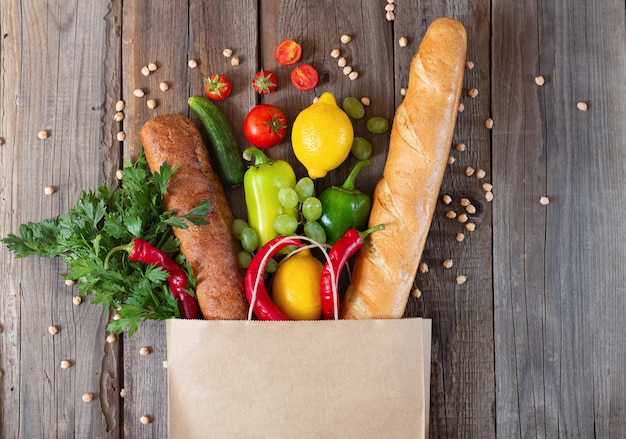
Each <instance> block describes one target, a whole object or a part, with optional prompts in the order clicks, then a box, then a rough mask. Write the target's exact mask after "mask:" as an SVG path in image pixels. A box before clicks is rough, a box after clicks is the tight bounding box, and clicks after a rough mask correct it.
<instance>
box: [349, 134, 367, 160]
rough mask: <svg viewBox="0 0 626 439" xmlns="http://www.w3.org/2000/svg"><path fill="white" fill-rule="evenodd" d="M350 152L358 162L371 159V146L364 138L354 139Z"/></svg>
mask: <svg viewBox="0 0 626 439" xmlns="http://www.w3.org/2000/svg"><path fill="white" fill-rule="evenodd" d="M350 152H352V155H353V156H355V157H356V158H357V159H359V160H367V159H369V158H370V157H372V144H371V143H370V142H369V141H368V140H367V139H366V138H364V137H355V138H354V140H353V141H352V148H351V149H350Z"/></svg>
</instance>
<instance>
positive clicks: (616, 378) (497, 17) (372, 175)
mask: <svg viewBox="0 0 626 439" xmlns="http://www.w3.org/2000/svg"><path fill="white" fill-rule="evenodd" d="M386 3H387V2H386V1H384V0H376V1H373V0H371V1H370V0H361V1H358V0H335V1H332V2H331V1H318V0H314V1H304V0H300V1H296V0H273V1H268V0H262V1H260V2H257V1H251V0H229V1H223V0H222V1H208V0H205V1H201V0H191V1H182V0H168V1H148V0H143V1H140V0H136V1H124V2H123V1H121V0H112V1H108V2H107V1H93V0H89V1H74V2H68V1H66V0H48V1H45V0H0V5H1V6H0V102H1V107H0V138H1V142H0V235H1V236H6V235H7V234H9V233H14V232H16V231H17V229H18V226H19V224H21V223H25V222H28V221H38V220H41V219H43V218H51V217H54V216H56V215H58V214H60V213H63V212H66V211H68V210H69V208H70V207H71V206H72V205H73V204H74V203H75V202H76V201H77V199H78V197H79V196H80V194H81V191H83V190H87V189H93V188H95V187H97V186H98V185H100V184H109V185H116V184H117V180H116V178H115V172H116V170H117V169H119V168H120V166H121V161H122V159H123V158H124V157H126V158H133V157H136V154H137V152H138V151H139V147H140V145H139V142H138V135H137V134H138V129H139V128H140V126H141V125H142V124H143V123H144V122H145V121H146V120H147V119H148V118H150V117H152V116H154V115H158V114H163V113H167V112H175V113H182V114H186V115H187V114H189V110H188V108H187V103H186V102H187V98H188V97H189V96H191V95H197V94H201V93H202V77H203V76H206V75H207V74H209V73H215V72H222V73H225V74H227V75H229V76H230V77H231V78H232V80H233V83H234V90H235V91H234V94H233V95H232V96H231V97H229V98H228V99H227V100H226V101H224V102H222V103H220V104H219V105H220V108H221V109H222V110H223V111H224V112H225V113H226V115H227V116H228V118H229V119H230V120H231V122H232V124H233V126H234V127H235V128H238V129H236V131H237V136H238V138H239V140H240V144H241V146H242V148H243V147H244V146H245V145H246V141H245V140H244V138H243V135H242V133H241V125H242V121H243V118H244V116H245V114H246V112H247V110H248V109H250V108H251V107H252V106H253V105H254V104H256V103H258V102H260V101H262V102H266V103H274V104H276V105H279V106H280V107H282V108H283V109H284V110H285V111H286V113H287V115H288V117H290V118H291V120H293V118H294V117H295V115H296V114H297V112H298V111H299V110H301V109H302V108H304V107H305V106H307V105H309V104H310V103H311V102H312V100H313V98H314V96H316V95H320V94H321V93H322V92H324V91H331V92H332V93H333V94H335V95H336V96H338V97H339V98H344V97H347V96H355V97H362V96H367V97H369V98H370V99H371V106H370V107H369V108H368V110H367V111H368V114H371V115H381V116H384V117H387V118H389V119H391V118H392V116H393V112H394V109H395V107H396V106H397V105H398V104H399V103H400V102H401V101H402V93H401V90H402V88H403V87H405V86H406V80H407V72H408V67H409V61H410V59H411V57H412V56H413V54H414V53H415V51H416V49H417V45H418V43H419V41H420V39H421V37H422V36H423V34H424V32H425V29H426V27H427V25H428V24H429V23H430V22H431V21H432V20H433V19H435V18H436V17H439V16H451V17H455V18H458V19H459V20H460V21H461V22H462V23H463V24H464V25H465V26H466V28H467V32H468V52H467V58H468V60H469V61H471V62H472V63H473V68H471V69H470V68H468V69H467V70H466V74H465V81H464V93H463V96H462V104H463V105H464V111H463V112H462V113H460V114H459V117H458V123H457V128H456V131H455V136H454V145H451V146H452V149H451V156H452V157H454V158H455V159H456V161H455V162H454V163H452V164H451V165H450V166H448V168H447V170H446V175H445V178H444V182H443V186H442V189H441V196H443V195H445V194H447V195H450V197H451V198H452V202H451V204H449V205H445V204H444V203H443V202H440V203H439V204H438V208H437V212H436V214H435V217H434V219H433V223H432V228H431V233H430V235H429V238H428V242H427V244H426V249H425V251H424V255H423V258H422V259H423V262H425V263H426V264H428V266H429V267H430V269H429V271H428V272H427V273H420V274H418V276H417V278H416V281H415V286H416V287H417V288H418V289H419V290H420V291H421V297H419V298H411V299H410V302H409V306H408V309H407V315H410V316H424V317H427V318H431V319H432V322H433V340H432V373H431V389H430V390H431V409H430V435H431V437H472V438H476V437H480V438H489V437H496V436H497V437H501V438H515V437H524V438H526V437H568V438H575V437H581V438H588V437H599V438H608V437H623V435H624V432H625V431H626V343H625V342H624V340H626V320H624V318H623V316H624V315H625V314H626V300H625V298H626V274H625V273H626V269H625V267H624V261H625V260H626V246H625V245H624V241H623V237H622V233H624V231H625V230H626V219H625V218H626V215H625V214H624V211H625V208H626V191H625V190H624V188H625V187H626V165H625V163H626V145H625V139H626V123H625V121H626V37H625V32H626V28H625V6H624V2H623V0H602V1H585V0H553V1H548V0H540V1H525V0H521V1H520V0H515V1H511V0H491V1H489V0H476V1H470V0H419V1H417V0H414V1H408V0H396V2H395V3H396V10H395V20H393V21H388V20H387V19H386V17H385V5H386ZM343 34H348V35H351V36H352V41H351V42H350V43H349V44H341V43H340V41H339V39H340V36H341V35H343ZM400 37H406V38H407V39H408V45H407V46H406V47H400V45H399V44H398V41H399V39H400ZM284 38H293V39H296V40H298V41H299V42H301V43H302V46H303V61H305V62H309V63H311V64H313V65H314V66H315V67H316V68H317V69H318V70H319V72H320V74H321V81H320V84H319V85H318V87H316V88H315V90H313V91H309V92H299V91H297V90H295V89H294V88H293V87H292V86H291V85H290V84H289V76H288V75H289V72H290V69H288V68H285V67H281V66H278V65H277V63H276V61H275V60H274V58H273V51H274V47H275V45H276V44H277V42H278V41H280V40H281V39H284ZM336 47H338V48H339V47H340V48H341V50H342V51H343V53H344V54H345V56H346V58H347V59H348V62H349V63H350V65H352V66H353V67H354V68H355V70H357V71H358V72H359V73H360V76H359V78H358V79H357V80H354V81H351V80H349V79H348V78H347V77H346V76H344V75H343V74H342V72H341V69H340V68H339V67H338V66H337V62H336V60H334V59H333V58H331V56H330V52H331V50H332V49H333V48H336ZM225 48H231V49H232V50H233V52H234V56H237V57H238V58H239V61H240V63H239V65H237V66H232V65H231V59H229V58H226V57H224V55H223V54H222V50H223V49H225ZM190 59H195V60H197V61H198V64H199V65H198V67H197V68H196V69H190V68H189V67H188V60H190ZM151 61H154V62H156V63H157V65H158V70H157V71H156V72H153V73H152V74H151V75H150V76H147V77H146V76H144V75H142V73H141V67H142V66H144V65H146V64H147V63H148V62H151ZM260 67H264V68H266V69H273V70H275V71H276V72H277V73H278V75H279V79H280V84H281V86H280V88H279V91H277V92H276V93H273V94H272V95H270V96H267V97H264V98H262V99H260V98H259V97H258V95H256V93H255V92H254V91H253V89H252V87H251V86H250V84H249V82H250V80H251V78H252V76H253V74H254V73H255V72H256V71H257V70H258V69H259V68H260ZM538 76H542V77H543V78H544V80H545V83H544V84H543V85H542V86H539V85H537V84H536V81H535V78H536V77H538ZM162 81H166V82H167V83H168V84H169V90H168V91H166V92H162V91H161V90H160V89H159V83H160V82H162ZM137 88H142V89H144V90H145V92H146V96H145V97H144V98H136V97H134V96H133V90H135V89H137ZM473 89H475V90H476V91H477V92H478V94H477V95H476V96H475V97H471V96H470V95H469V94H470V90H473ZM149 98H153V99H156V100H157V102H158V107H157V108H156V109H153V110H151V109H149V108H148V107H147V105H146V101H147V99H149ZM119 99H123V100H125V101H126V108H125V110H124V114H125V119H124V120H123V121H122V122H116V121H114V114H115V104H116V102H117V101H118V100H119ZM579 102H584V103H586V104H587V111H581V110H579V109H578V108H577V103H579ZM488 118H491V119H492V120H493V128H492V129H488V128H487V127H486V125H485V121H486V120H487V119H488ZM355 128H356V130H357V131H359V130H360V131H361V132H362V133H363V132H364V127H363V125H362V124H361V122H359V123H357V124H355ZM42 130H47V132H48V134H49V135H48V137H47V138H46V139H40V138H38V133H39V132H40V131H42ZM121 130H123V131H124V132H125V133H126V140H125V141H123V142H119V141H118V140H117V133H118V132H119V131H121ZM371 140H372V143H373V146H374V156H373V165H372V166H371V167H369V168H367V169H366V170H364V171H363V174H362V175H363V176H362V177H360V181H361V182H362V184H361V186H362V188H363V189H364V190H367V191H371V190H372V189H373V186H374V184H375V182H376V181H377V179H378V178H379V177H380V173H381V170H382V167H383V164H384V159H385V156H386V147H387V141H388V137H387V136H376V137H374V136H372V138H371ZM461 143H462V144H464V145H465V146H466V150H465V151H457V149H456V147H455V145H457V144H461ZM271 154H272V155H273V156H274V157H284V158H287V159H288V160H290V161H291V162H292V163H293V164H294V166H295V167H296V172H297V173H298V174H299V175H300V176H302V175H304V174H303V168H302V167H301V166H300V165H298V164H297V163H296V162H295V160H294V158H293V156H292V155H291V154H292V153H291V151H290V148H289V147H288V146H286V145H282V146H280V147H278V148H275V149H274V150H273V151H272V153H271ZM468 167H471V168H473V169H475V170H479V169H482V170H484V172H485V176H484V178H482V179H480V178H477V177H476V174H474V175H472V176H467V175H466V170H467V168H468ZM344 169H348V168H347V165H346V167H344ZM345 175H346V174H345V173H344V172H342V171H338V172H337V173H335V174H333V175H330V176H329V177H328V178H326V179H324V180H323V181H320V182H319V183H318V190H320V189H322V188H324V187H327V186H329V185H331V184H336V183H339V182H340V181H341V180H342V179H343V178H344V177H345ZM484 183H489V184H491V185H493V192H492V193H493V195H494V198H493V201H491V202H489V201H488V200H487V198H486V197H485V195H486V192H485V189H484V187H483V184H484ZM46 186H53V187H55V188H56V192H55V193H54V194H52V195H45V194H44V190H43V188H44V187H46ZM228 195H229V199H230V200H231V204H232V207H233V210H234V211H235V214H236V215H238V216H242V215H243V214H244V208H243V201H242V191H241V189H240V188H239V189H235V190H231V191H229V192H228ZM544 196H545V197H547V198H548V199H549V204H547V205H545V204H542V203H540V199H541V197H544ZM463 197H466V198H468V199H469V200H471V202H472V204H473V205H475V206H476V207H477V212H476V213H475V214H471V215H469V222H470V223H472V224H474V225H475V230H474V231H471V232H470V231H468V230H466V228H465V224H463V223H460V222H459V221H457V220H451V219H448V218H447V217H446V212H447V211H450V210H452V211H455V212H456V213H458V214H460V213H462V211H463V207H462V206H461V205H460V200H461V198H463ZM460 232H464V234H465V239H464V240H463V241H462V242H458V241H457V240H456V239H455V236H456V234H457V233H460ZM0 254H1V256H2V257H1V258H0V276H1V277H0V279H1V280H0V282H1V292H2V293H1V294H0V372H1V374H2V377H1V378H0V407H1V410H0V417H1V422H0V435H1V436H2V437H4V438H18V437H19V438H35V437H36V438H47V437H59V438H67V437H77V438H94V437H110V438H118V437H122V436H125V437H128V438H148V437H150V438H164V437H167V416H168V415H167V405H166V394H167V382H166V378H167V369H165V368H164V367H163V361H164V360H165V358H166V352H165V335H164V334H165V331H164V325H163V324H162V323H147V324H145V325H144V326H143V327H142V329H140V331H139V332H138V333H137V334H135V335H134V336H133V337H131V338H128V337H122V338H120V339H119V340H118V341H117V342H115V343H107V342H106V341H105V340H106V337H107V335H108V334H107V332H106V331H105V326H106V322H107V319H108V318H109V316H108V315H106V314H103V310H102V309H101V307H100V306H96V305H91V304H89V300H88V299H87V298H86V299H85V300H84V301H83V303H82V304H81V305H79V306H76V305H74V304H73V302H72V298H73V296H74V295H75V294H76V287H74V286H67V285H65V283H64V281H63V279H62V278H61V276H62V275H63V273H64V269H65V267H64V266H63V264H62V263H61V262H59V261H58V260H47V259H42V258H39V257H30V258H25V259H15V258H14V257H13V255H12V254H10V253H9V252H8V250H7V249H6V247H5V246H1V247H0ZM445 259H452V260H453V262H454V265H453V267H452V268H448V269H446V268H443V266H442V261H444V260H445ZM459 275H465V276H467V281H466V282H465V283H464V284H462V285H459V284H457V282H456V280H455V279H456V277H457V276H459ZM50 325H57V326H58V327H59V329H60V332H59V333H58V334H57V335H55V336H54V337H53V336H51V335H50V334H49V333H48V327H49V326H50ZM144 346H147V347H150V349H151V354H150V355H147V356H142V355H140V354H139V349H140V348H141V347H144ZM66 359H68V360H70V361H71V362H72V367H71V368H69V369H61V367H60V363H61V361H62V360H66ZM122 389H124V391H125V398H123V399H122V398H121V397H120V392H121V391H122ZM85 393H92V394H93V395H94V400H93V401H91V402H87V403H86V402H83V401H82V400H81V396H82V395H83V394H85ZM244 411H245V408H242V413H243V412H244ZM143 415H148V416H149V417H150V419H151V421H152V422H151V423H150V424H147V425H144V424H142V423H141V422H140V417H141V416H143ZM260 433H261V432H260Z"/></svg>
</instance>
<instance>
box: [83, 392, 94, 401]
mask: <svg viewBox="0 0 626 439" xmlns="http://www.w3.org/2000/svg"><path fill="white" fill-rule="evenodd" d="M81 399H82V400H83V401H84V402H89V401H91V400H93V393H85V394H84V395H83V396H82V398H81Z"/></svg>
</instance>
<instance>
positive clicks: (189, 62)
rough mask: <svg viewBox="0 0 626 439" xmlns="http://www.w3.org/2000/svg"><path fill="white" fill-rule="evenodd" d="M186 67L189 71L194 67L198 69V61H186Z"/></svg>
mask: <svg viewBox="0 0 626 439" xmlns="http://www.w3.org/2000/svg"><path fill="white" fill-rule="evenodd" d="M187 65H188V66H189V68H190V69H195V68H196V67H198V61H196V60H195V59H190V60H189V61H187Z"/></svg>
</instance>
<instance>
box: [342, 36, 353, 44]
mask: <svg viewBox="0 0 626 439" xmlns="http://www.w3.org/2000/svg"><path fill="white" fill-rule="evenodd" d="M350 41H352V37H351V36H350V35H342V36H341V42H342V43H343V44H348V43H349V42H350Z"/></svg>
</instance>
